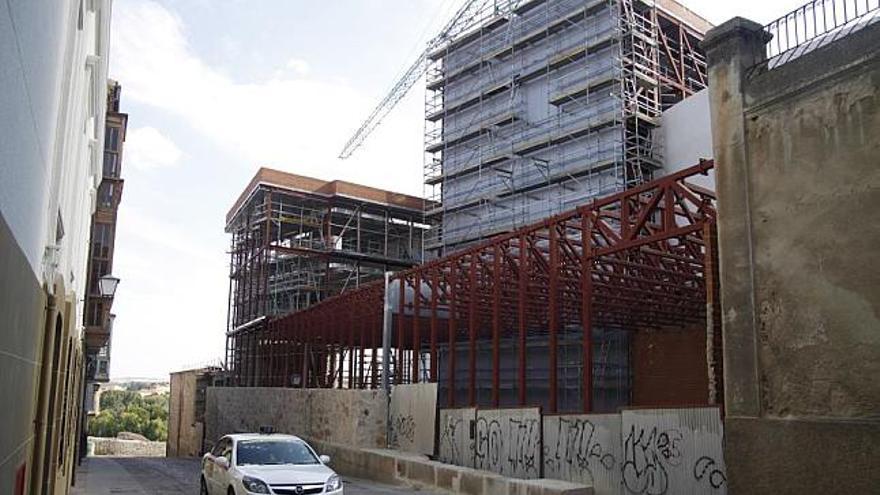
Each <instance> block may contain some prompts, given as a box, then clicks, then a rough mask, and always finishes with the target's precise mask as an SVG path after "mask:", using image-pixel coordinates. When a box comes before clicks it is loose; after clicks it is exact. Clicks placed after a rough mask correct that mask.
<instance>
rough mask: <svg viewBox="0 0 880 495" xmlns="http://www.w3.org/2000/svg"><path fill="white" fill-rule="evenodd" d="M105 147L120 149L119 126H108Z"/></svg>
mask: <svg viewBox="0 0 880 495" xmlns="http://www.w3.org/2000/svg"><path fill="white" fill-rule="evenodd" d="M104 149H105V150H106V151H119V128H118V127H109V126H108V127H107V128H106V132H105V134H104Z"/></svg>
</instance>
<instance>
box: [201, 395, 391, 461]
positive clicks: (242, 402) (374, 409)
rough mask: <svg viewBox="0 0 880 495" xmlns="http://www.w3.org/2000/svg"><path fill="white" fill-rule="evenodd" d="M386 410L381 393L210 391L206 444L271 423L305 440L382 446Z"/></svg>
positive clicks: (276, 428) (384, 441)
mask: <svg viewBox="0 0 880 495" xmlns="http://www.w3.org/2000/svg"><path fill="white" fill-rule="evenodd" d="M386 411H387V403H386V398H385V394H384V392H381V391H379V390H334V389H290V388H261V387H253V388H250V387H210V388H209V389H208V398H207V405H206V408H205V442H206V444H213V442H215V441H216V440H217V439H218V438H219V437H221V436H222V435H226V434H229V433H241V432H255V431H259V428H260V426H267V425H271V426H273V427H274V428H275V431H276V432H278V433H289V434H293V435H298V436H302V437H304V438H308V439H315V440H323V441H327V442H332V443H339V444H343V445H351V446H354V447H385V445H386V438H385V428H386V424H385V423H386V419H387V418H386ZM209 446H210V445H209Z"/></svg>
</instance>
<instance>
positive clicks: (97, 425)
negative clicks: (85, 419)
mask: <svg viewBox="0 0 880 495" xmlns="http://www.w3.org/2000/svg"><path fill="white" fill-rule="evenodd" d="M121 431H128V432H131V433H139V434H141V435H143V436H145V437H147V438H148V439H150V440H154V441H160V442H164V441H166V440H167V439H168V394H162V395H151V396H147V397H141V395H140V394H139V393H137V392H133V391H130V390H110V391H107V392H104V393H103V394H101V412H100V413H99V414H98V415H97V416H94V417H92V418H89V435H92V436H96V437H115V436H116V435H117V434H119V432H121Z"/></svg>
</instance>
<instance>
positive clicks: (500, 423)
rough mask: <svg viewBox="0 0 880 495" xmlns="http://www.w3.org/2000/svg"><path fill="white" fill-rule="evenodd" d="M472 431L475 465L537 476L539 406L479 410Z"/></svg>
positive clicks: (494, 470)
mask: <svg viewBox="0 0 880 495" xmlns="http://www.w3.org/2000/svg"><path fill="white" fill-rule="evenodd" d="M472 433H473V434H472V439H471V440H472V442H471V450H472V451H473V453H474V467H475V468H477V469H485V470H486V471H492V472H495V473H498V474H502V475H504V476H511V477H515V478H537V477H540V455H541V416H540V412H539V411H538V409H536V408H530V409H495V410H480V411H478V413H477V418H476V421H475V422H474V427H473V432H472Z"/></svg>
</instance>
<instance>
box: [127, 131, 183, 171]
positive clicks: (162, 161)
mask: <svg viewBox="0 0 880 495" xmlns="http://www.w3.org/2000/svg"><path fill="white" fill-rule="evenodd" d="M182 155H183V153H181V151H180V148H178V147H177V145H176V144H174V142H173V141H171V139H169V138H167V137H166V136H164V135H163V134H162V133H161V132H159V130H158V129H156V128H154V127H139V128H137V129H132V130H130V131H128V135H127V136H126V139H125V161H126V163H127V164H129V165H132V166H133V167H135V168H137V169H139V170H149V169H154V168H164V167H170V166H174V165H176V164H177V163H178V162H179V161H180V157H181V156H182Z"/></svg>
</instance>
